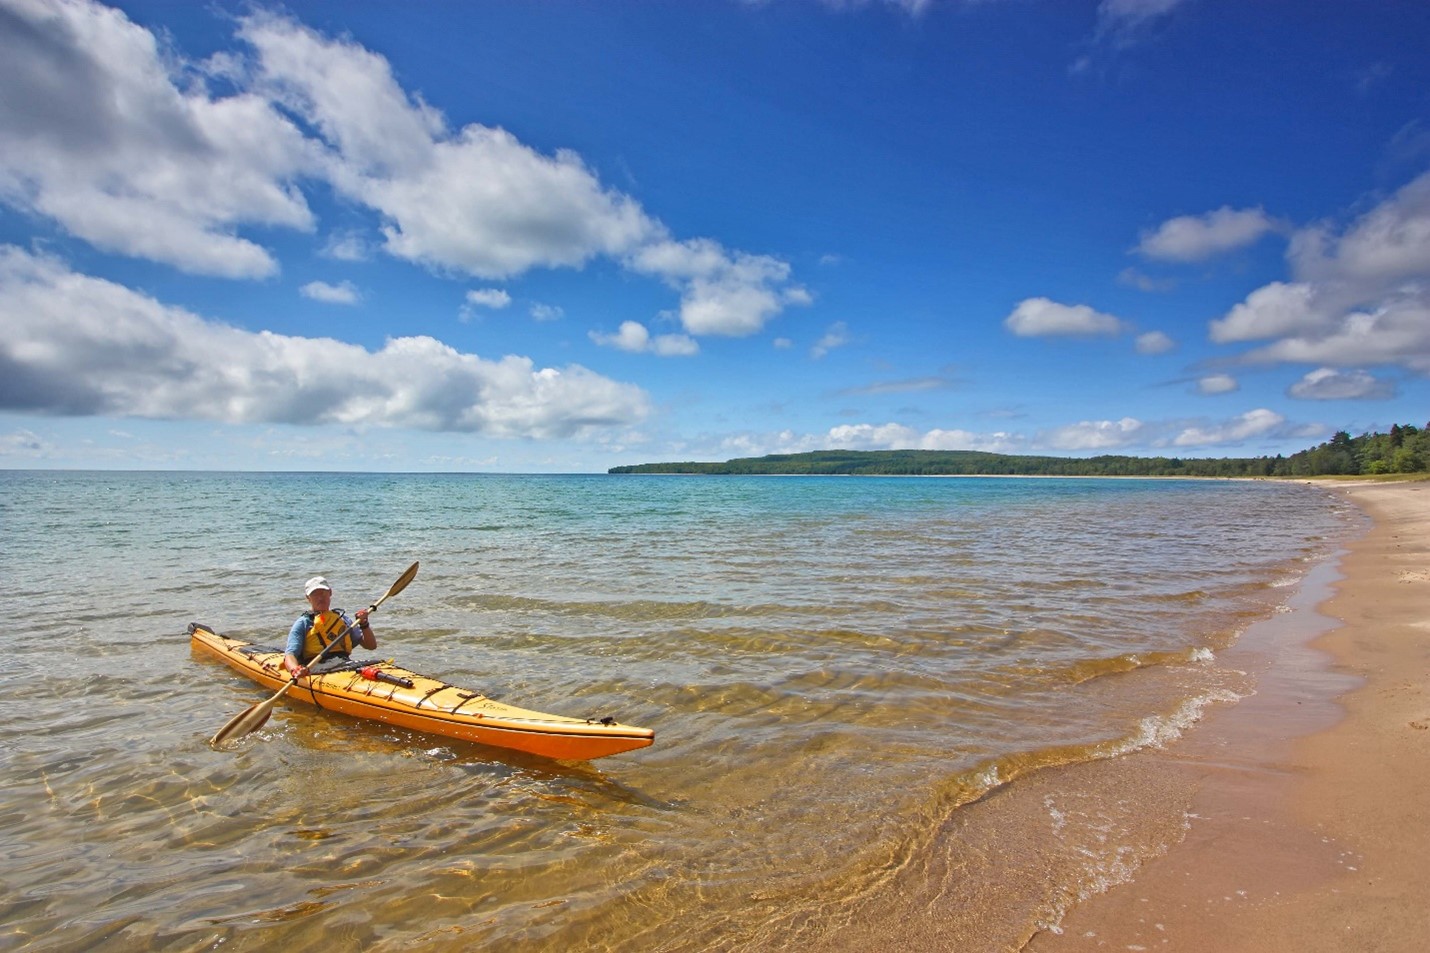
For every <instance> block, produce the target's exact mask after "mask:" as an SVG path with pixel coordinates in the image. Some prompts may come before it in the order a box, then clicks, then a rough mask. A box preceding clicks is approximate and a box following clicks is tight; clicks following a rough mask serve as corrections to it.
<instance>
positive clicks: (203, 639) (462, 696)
mask: <svg viewBox="0 0 1430 953" xmlns="http://www.w3.org/2000/svg"><path fill="white" fill-rule="evenodd" d="M189 642H190V646H191V647H192V648H193V650H194V651H196V652H199V653H200V654H203V655H206V656H209V657H212V658H216V659H217V660H219V661H221V662H223V663H225V664H226V665H228V666H229V667H230V668H233V669H235V670H236V671H238V672H240V673H241V674H243V675H245V676H247V677H249V678H251V679H253V680H254V681H256V682H258V683H259V684H260V685H263V686H265V687H267V688H270V689H277V688H281V687H282V686H283V685H285V684H287V682H288V680H289V678H290V677H291V676H290V675H289V673H288V672H287V670H286V669H284V668H283V664H282V663H283V650H282V649H279V648H275V647H271V646H261V645H254V644H253V643H251V642H245V641H243V640H242V639H232V638H229V637H227V636H223V635H220V634H218V633H217V632H215V631H213V630H212V629H210V628H209V627H208V626H206V625H203V624H201V623H197V622H195V623H191V624H190V625H189ZM364 669H366V670H368V672H370V673H372V675H371V677H370V676H369V675H366V674H364ZM378 679H381V680H378ZM394 681H397V682H401V683H402V684H393V682H394ZM293 688H294V690H293V692H291V693H290V694H289V696H288V697H289V698H296V699H297V700H299V701H303V702H307V703H308V704H311V705H314V706H316V707H318V708H324V709H328V710H332V711H337V712H340V713H342V714H346V715H352V716H355V717H358V718H367V719H369V720H374V721H379V722H383V723H385V724H390V725H396V726H399V727H403V728H410V729H413V730H415V731H422V732H426V733H429V734H437V735H443V736H445V737H449V738H458V739H461V740H465V741H475V742H478V743H481V744H489V745H495V746H497V747H502V748H511V749H515V750H518V751H525V752H527V753H530V754H536V755H541V756H543V757H548V758H555V759H558V760H563V761H585V760H590V759H592V758H603V757H606V756H608V755H612V754H620V753H621V752H624V751H632V750H635V749H637V748H644V747H647V746H648V745H650V744H652V743H653V742H654V741H655V732H654V731H652V730H651V729H649V728H637V727H635V726H633V725H623V724H621V723H620V722H618V721H616V720H615V719H613V718H571V717H567V716H564V715H553V714H547V713H545V712H539V711H531V710H528V709H524V708H518V707H516V706H514V705H508V704H506V703H504V702H499V701H497V700H495V699H493V698H490V697H488V696H487V695H485V694H483V693H482V692H479V691H474V690H471V689H464V688H460V687H458V686H456V685H452V684H450V683H448V682H445V681H442V680H441V679H435V678H432V677H430V676H427V675H422V674H419V673H417V672H412V671H409V670H408V669H405V668H402V667H401V666H399V665H397V664H396V663H395V662H394V661H392V660H390V659H363V660H356V659H354V660H351V661H341V662H338V663H337V664H334V665H319V666H317V670H316V671H314V672H312V673H311V674H309V675H308V676H306V677H304V678H300V679H298V681H297V683H296V684H295V685H294V686H293Z"/></svg>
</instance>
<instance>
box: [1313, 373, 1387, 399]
mask: <svg viewBox="0 0 1430 953" xmlns="http://www.w3.org/2000/svg"><path fill="white" fill-rule="evenodd" d="M1286 393H1287V394H1288V395H1290V396H1292V397H1298V398H1300V399H1302V400H1389V399H1390V398H1392V397H1394V396H1395V385H1394V384H1393V383H1392V382H1390V381H1385V380H1381V379H1379V378H1377V377H1375V376H1374V375H1372V374H1368V373H1366V372H1365V371H1362V370H1352V371H1338V370H1336V369H1335V368H1333V367H1318V368H1316V369H1315V370H1314V371H1310V372H1309V373H1307V374H1306V376H1305V377H1303V378H1301V379H1300V380H1299V381H1297V382H1296V383H1294V384H1292V385H1291V387H1290V388H1289V389H1287V391H1286Z"/></svg>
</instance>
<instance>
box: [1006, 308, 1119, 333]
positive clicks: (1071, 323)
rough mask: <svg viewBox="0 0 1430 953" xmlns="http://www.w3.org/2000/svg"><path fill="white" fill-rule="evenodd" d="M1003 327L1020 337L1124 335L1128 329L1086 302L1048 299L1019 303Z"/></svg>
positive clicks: (1117, 320)
mask: <svg viewBox="0 0 1430 953" xmlns="http://www.w3.org/2000/svg"><path fill="white" fill-rule="evenodd" d="M1003 326H1004V327H1006V328H1007V329H1008V330H1009V331H1012V332H1013V333H1014V334H1016V335H1018V336H1019V337H1046V336H1049V335H1080V336H1088V335H1094V334H1120V333H1121V332H1122V331H1123V330H1125V328H1126V326H1125V325H1124V324H1123V323H1122V321H1120V320H1119V319H1117V318H1115V317H1113V316H1112V315H1110V314H1103V313H1102V312H1100V311H1094V310H1093V309H1092V308H1090V307H1088V306H1087V305H1085V304H1076V305H1067V304H1059V303H1058V302H1056V301H1050V300H1049V299H1047V298H1028V299H1026V300H1024V301H1021V302H1019V304H1018V306H1017V307H1016V308H1014V309H1013V312H1012V313H1011V314H1009V315H1008V317H1006V318H1004V319H1003Z"/></svg>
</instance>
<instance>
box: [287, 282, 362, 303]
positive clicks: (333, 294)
mask: <svg viewBox="0 0 1430 953" xmlns="http://www.w3.org/2000/svg"><path fill="white" fill-rule="evenodd" d="M298 293H299V294H301V295H302V296H303V297H305V298H311V299H312V300H314V301H322V302H324V303H326V304H357V303H358V302H359V301H361V300H362V295H360V294H359V293H358V290H357V287H356V286H355V285H354V284H353V283H352V282H351V281H344V282H342V283H341V284H336V285H330V284H328V283H327V282H326V281H310V282H308V283H307V284H306V285H304V286H303V287H301V288H299V289H298Z"/></svg>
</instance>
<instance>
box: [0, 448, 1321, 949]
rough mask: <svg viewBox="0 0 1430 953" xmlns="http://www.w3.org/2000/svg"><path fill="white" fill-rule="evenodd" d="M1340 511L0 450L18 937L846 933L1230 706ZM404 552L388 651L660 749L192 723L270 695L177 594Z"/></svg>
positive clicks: (212, 607)
mask: <svg viewBox="0 0 1430 953" xmlns="http://www.w3.org/2000/svg"><path fill="white" fill-rule="evenodd" d="M1337 505H1338V504H1336V502H1335V501H1334V500H1331V499H1329V498H1328V497H1326V496H1325V495H1324V494H1322V493H1321V492H1320V491H1317V490H1315V489H1312V488H1307V487H1298V486H1287V485H1267V484H1258V483H1235V484H1232V483H1200V482H1155V481H1089V480H890V479H798V478H795V479H759V478H708V479H707V478H689V479H685V478H682V479H670V478H643V477H487V476H477V477H471V476H418V475H410V476H388V475H381V476H379V475H335V474H316V475H297V474H288V475H274V474H242V475H223V474H123V473H120V474H108V473H106V474H51V473H36V474H23V473H3V474H0V521H3V523H0V525H3V528H4V538H5V540H6V546H5V548H4V551H3V552H0V576H3V578H4V579H5V580H6V585H5V586H4V587H3V594H0V613H3V618H5V619H6V620H7V628H8V629H9V633H8V634H9V636H10V638H9V639H8V640H7V642H8V646H9V651H8V653H7V663H8V669H9V671H8V673H7V674H8V679H7V681H8V685H7V691H6V693H5V697H6V699H7V701H6V714H7V715H8V717H6V718H5V719H3V723H0V763H3V765H4V768H5V772H6V778H7V784H6V786H5V789H4V793H3V794H0V849H3V851H4V854H5V856H6V858H7V863H6V864H5V865H4V867H3V868H0V885H3V888H4V889H3V892H2V893H0V923H3V924H4V926H3V927H0V948H6V947H14V948H18V947H21V946H25V947H26V948H31V949H52V950H74V949H112V950H129V949H134V950H138V949H174V950H198V949H209V948H219V949H223V950H250V949H251V950H258V949H268V948H271V947H273V946H274V945H276V944H279V943H286V944H298V945H299V946H300V947H303V946H310V945H311V946H313V947H317V946H318V945H319V944H320V943H321V944H322V945H323V947H324V948H331V949H340V950H341V949H353V950H357V949H363V950H373V949H377V950H381V949H404V950H405V949H423V950H449V949H450V950H470V949H498V948H499V949H502V950H551V949H591V950H601V949H608V950H631V949H651V950H655V949H659V950H711V949H758V948H778V947H780V946H782V945H787V944H789V943H790V942H792V941H793V940H795V939H798V940H800V941H810V940H813V939H814V938H818V937H824V938H825V939H828V936H829V933H830V931H831V929H832V928H833V927H835V926H837V925H838V924H839V923H840V922H841V917H843V916H845V915H846V911H847V910H848V909H849V908H850V906H851V904H853V903H854V902H855V901H857V900H858V899H859V898H861V897H867V896H869V895H870V892H871V891H874V890H876V889H877V888H878V887H879V885H881V884H884V883H887V882H889V881H890V879H891V878H892V877H893V876H894V875H895V873H896V872H897V871H899V870H900V869H902V868H903V867H904V866H906V865H907V864H908V863H909V862H910V860H911V858H913V857H916V856H919V857H922V856H923V854H922V853H921V851H923V849H924V848H925V847H926V846H927V845H928V844H929V843H930V840H931V838H932V837H933V835H934V832H935V831H937V830H938V829H940V828H941V827H944V826H946V825H948V824H949V823H951V822H952V819H955V818H956V819H959V823H964V824H968V823H973V822H971V821H969V820H968V819H970V818H976V817H977V815H978V811H977V810H976V808H975V807H974V805H976V803H977V802H978V801H979V799H980V798H983V797H984V796H985V795H986V794H987V793H988V792H989V791H990V790H994V789H996V788H997V786H998V785H1000V784H1007V783H1008V782H1012V784H1014V785H1018V784H1020V783H1024V784H1026V783H1031V782H1028V781H1027V780H1026V779H1028V778H1030V777H1032V774H1031V772H1034V771H1035V770H1036V769H1037V768H1039V767H1041V766H1045V765H1050V764H1062V763H1077V762H1079V761H1085V760H1088V759H1094V758H1110V757H1114V756H1115V755H1117V754H1118V753H1120V752H1122V751H1126V750H1130V749H1133V748H1136V747H1138V746H1141V745H1147V744H1157V743H1160V742H1161V741H1162V740H1164V739H1165V738H1166V737H1169V736H1171V735H1174V734H1175V733H1176V732H1177V731H1178V730H1180V729H1181V728H1183V727H1185V725H1187V724H1189V723H1190V722H1191V721H1193V720H1194V719H1195V718H1196V717H1197V714H1198V713H1199V712H1200V711H1201V710H1202V708H1203V707H1204V706H1205V705H1208V704H1220V703H1223V702H1225V701H1226V700H1229V699H1234V698H1235V697H1237V696H1238V694H1240V693H1242V692H1244V691H1245V690H1246V686H1245V684H1244V683H1243V677H1242V676H1240V675H1239V673H1236V672H1230V671H1225V670H1223V669H1221V668H1220V667H1219V666H1218V665H1217V663H1216V659H1215V652H1216V651H1217V650H1218V649H1220V648H1222V647H1224V646H1226V645H1227V644H1229V642H1230V641H1231V640H1233V639H1234V638H1235V636H1236V634H1237V633H1238V632H1239V631H1240V630H1241V629H1242V628H1243V627H1244V626H1245V625H1246V624H1247V622H1248V621H1249V620H1251V619H1253V618H1256V617H1258V616H1259V615H1262V614H1264V613H1266V612H1268V611H1269V610H1270V608H1271V607H1272V606H1273V605H1274V604H1275V602H1276V601H1277V600H1278V599H1280V598H1284V595H1285V594H1286V593H1287V592H1288V589H1287V587H1286V585H1285V584H1286V583H1287V582H1288V581H1290V580H1294V579H1295V578H1297V577H1298V576H1299V575H1300V574H1301V573H1302V572H1304V570H1305V567H1306V565H1307V564H1308V561H1309V560H1311V559H1313V558H1316V557H1318V556H1319V555H1322V554H1324V553H1325V552H1326V551H1327V549H1328V548H1329V540H1331V539H1333V538H1335V536H1336V535H1337V534H1338V533H1340V532H1342V531H1343V526H1344V522H1345V520H1346V519H1347V518H1348V517H1347V515H1346V514H1345V513H1343V512H1342V511H1340V510H1338V509H1337V508H1336V507H1337ZM1188 527H1195V528H1196V529H1195V532H1189V531H1188V529H1187V528H1188ZM413 559H420V560H421V561H422V571H421V574H420V575H419V577H418V579H417V581H416V582H415V583H414V584H413V585H412V586H411V587H410V588H409V589H408V590H407V591H405V592H403V593H402V594H401V595H400V596H398V597H396V598H394V599H393V600H390V601H389V602H388V603H386V604H385V605H384V606H383V607H382V609H381V611H380V612H379V613H378V614H377V615H376V616H374V623H375V625H376V627H377V629H378V633H379V639H380V643H381V644H380V648H379V654H382V655H386V656H390V657H395V658H397V659H398V660H399V661H400V662H402V663H404V664H406V665H408V666H410V667H412V668H414V669H417V670H419V671H424V672H429V673H431V674H434V675H440V676H441V677H443V678H446V679H448V680H450V681H452V682H453V683H456V684H459V685H462V686H464V687H469V688H476V689H480V690H482V691H484V692H486V693H487V694H490V695H493V696H495V697H498V698H501V699H502V700H504V701H509V702H512V703H514V704H518V705H523V706H529V707H533V708H538V709H543V710H549V711H555V712H560V713H563V714H571V715H589V714H602V715H604V714H610V715H615V716H616V717H618V718H619V719H620V720H622V721H625V722H627V723H630V724H637V725H645V726H648V727H652V728H654V729H656V731H657V742H656V745H655V746H654V747H652V748H648V749H643V750H641V751H639V752H634V753H631V754H628V755H622V756H618V757H616V758H611V759H605V760H602V761H597V762H593V763H590V764H581V765H571V764H560V763H553V762H550V761H544V760H542V759H538V758H534V757H527V756H523V755H520V754H516V753H511V752H503V751H496V750H492V749H485V748H480V747H478V746H474V745H463V744H461V743H457V742H452V741H448V740H445V739H441V740H437V739H433V738H430V737H423V736H420V735H414V734H411V733H407V732H404V731H402V730H400V729H394V728H391V727H387V726H381V725H371V724H364V723H360V722H357V721H355V720H351V719H345V718H343V717H341V716H335V715H332V714H329V713H326V712H321V711H316V710H314V709H312V708H308V707H306V706H302V705H298V704H294V705H291V706H288V705H282V706H280V707H279V708H277V709H276V710H275V713H274V716H273V718H272V719H271V720H270V721H269V723H268V725H267V726H265V728H264V729H263V730H262V731H260V732H258V733H257V734H255V735H253V736H251V737H250V738H248V739H245V740H244V741H243V742H241V743H240V744H238V745H236V746H235V747H234V749H233V750H227V751H214V750H212V749H210V748H209V747H208V746H207V744H206V739H207V738H208V737H209V736H210V735H211V734H212V733H213V731H214V730H216V729H217V728H218V727H219V726H220V725H222V724H223V723H224V722H226V721H227V720H228V719H229V718H230V717H232V716H233V715H234V714H236V713H237V712H239V711H241V710H242V709H243V708H244V707H245V706H247V705H249V704H252V703H253V702H255V701H258V700H260V699H261V698H262V697H264V692H263V691H262V690H261V689H260V688H258V687H257V686H255V685H253V684H251V683H247V682H245V681H244V680H242V679H240V678H238V677H236V676H235V675H234V674H233V673H232V672H231V671H229V670H228V669H227V668H225V667H223V666H221V665H217V664H211V663H208V662H205V661H202V660H199V659H197V658H195V657H191V655H190V653H189V649H188V646H187V639H186V637H185V635H184V633H185V631H186V628H187V625H188V623H189V622H190V621H201V622H204V623H206V624H208V625H210V626H212V627H213V628H215V629H216V630H218V631H223V632H227V633H229V634H233V635H236V636H239V637H244V638H250V639H255V640H261V641H265V642H272V641H274V640H275V639H277V638H281V635H282V632H283V631H284V630H286V628H287V625H288V623H289V622H291V620H292V618H293V617H294V616H296V615H297V614H298V612H300V611H301V610H302V609H303V607H304V604H303V601H302V593H301V589H300V583H301V580H302V579H304V578H306V577H307V576H309V575H312V574H313V573H315V572H322V573H323V574H325V575H327V576H328V577H329V578H330V579H332V580H333V581H334V584H335V586H336V587H337V592H336V598H335V603H336V604H338V605H340V606H345V607H348V608H357V607H359V606H361V605H364V604H366V603H368V602H370V601H372V600H373V599H374V598H375V597H376V596H377V595H379V594H380V593H381V592H382V591H384V590H385V588H386V587H387V586H388V585H389V584H390V582H391V579H392V578H394V577H395V574H396V573H398V572H400V571H401V569H402V568H403V567H404V566H406V565H407V564H408V563H410V562H411V561H412V560H413ZM1049 810H1060V811H1065V812H1066V808H1065V807H1056V805H1054V807H1053V808H1050V809H1049ZM1109 810H1110V808H1109ZM1128 813H1129V814H1131V813H1135V811H1134V812H1128ZM1083 814H1084V815H1085V816H1087V817H1095V818H1099V820H1098V821H1097V823H1099V824H1104V822H1105V826H1106V827H1107V828H1108V830H1107V831H1106V832H1104V834H1103V836H1104V839H1106V838H1108V837H1110V838H1112V839H1113V841H1116V839H1117V838H1118V837H1123V838H1124V839H1126V840H1127V844H1126V845H1124V846H1127V847H1128V849H1134V848H1135V847H1136V843H1134V842H1136V841H1137V839H1138V838H1139V837H1142V836H1143V835H1142V834H1139V833H1137V831H1136V830H1135V829H1134V827H1133V826H1130V825H1126V824H1124V825H1123V826H1122V827H1119V826H1118V824H1119V822H1118V821H1117V820H1116V818H1115V816H1114V815H1117V812H1115V811H1112V812H1111V813H1110V814H1108V816H1107V817H1106V818H1104V815H1103V814H1101V813H1097V812H1094V811H1091V810H1090V809H1089V810H1084V811H1083ZM1050 816H1052V815H1050V814H1049V813H1048V811H1043V812H1041V816H1040V818H1039V823H1040V824H1041V825H1042V826H1041V827H1040V826H1036V825H1033V824H1032V823H1031V822H1030V823H1029V824H1028V825H1026V826H1022V827H1019V828H1018V829H1009V830H1001V829H1000V830H982V829H978V828H977V827H976V824H974V827H972V828H969V829H968V830H966V831H964V832H963V833H962V834H961V835H960V836H961V838H962V839H961V840H959V841H958V842H959V843H962V844H965V845H967V848H968V850H969V853H968V855H967V856H960V857H956V858H950V859H948V862H947V863H946V864H945V868H944V872H943V873H942V874H940V876H945V877H948V878H950V881H949V882H950V885H952V883H953V881H954V880H956V879H957V877H958V876H960V875H959V874H957V873H956V871H958V870H964V869H972V867H971V866H970V865H973V866H976V864H974V858H975V855H977V854H978V852H980V851H989V850H1000V851H1004V852H1011V853H1013V854H1019V855H1027V856H1030V857H1037V856H1038V855H1039V852H1040V851H1042V850H1044V849H1045V848H1046V847H1047V846H1048V845H1047V841H1046V837H1047V835H1045V834H1042V833H1039V832H1040V831H1042V830H1043V829H1044V828H1046V827H1047V823H1048V820H1049V817H1050ZM1118 816H1120V815H1118ZM1072 817H1073V815H1072V814H1067V815H1066V817H1065V824H1064V827H1063V828H1061V830H1066V829H1067V828H1066V824H1070V823H1072V820H1071V818H1072ZM1089 823H1090V822H1089ZM1119 831H1120V832H1121V833H1119ZM1149 836H1150V835H1149ZM1158 836H1161V835H1158ZM1149 843H1150V841H1149ZM1067 857H1068V858H1071V859H1067V858H1065V859H1062V860H1057V861H1056V862H1052V861H1050V862H1049V863H1047V864H1042V865H1038V864H1034V865H1033V866H1034V867H1035V868H1037V874H1036V879H1037V880H1038V883H1039V885H1038V886H1037V887H1036V889H1035V888H1034V887H1031V886H1030V887H1028V888H1027V889H1026V891H1025V892H1023V893H1022V894H1020V895H1019V897H1020V899H1019V898H1014V899H1017V900H1018V902H1011V901H1010V897H1009V896H1008V895H1007V894H1006V893H1005V895H1003V896H1001V897H999V898H996V900H995V898H990V897H987V896H984V897H982V899H981V900H980V899H979V898H978V895H977V894H976V893H975V894H974V895H973V898H972V899H970V900H968V901H966V904H967V905H969V906H968V916H969V917H970V918H972V919H970V921H969V922H971V923H972V922H980V920H979V918H982V921H986V922H988V923H989V924H998V926H997V927H996V929H1004V928H1006V929H1008V930H1009V933H1008V935H1009V936H1015V935H1017V931H1018V930H1020V929H1023V928H1024V927H1025V926H1026V924H1027V923H1030V922H1038V920H1039V918H1043V917H1047V916H1050V915H1051V910H1052V907H1051V906H1050V905H1052V904H1053V901H1052V900H1050V899H1049V898H1051V897H1056V896H1063V895H1065V894H1066V893H1067V892H1068V891H1074V892H1075V891H1076V890H1078V889H1079V885H1080V884H1083V883H1085V882H1088V881H1089V880H1090V878H1094V877H1098V876H1103V875H1104V874H1105V872H1102V871H1100V870H1099V868H1098V867H1097V865H1096V864H1094V863H1093V862H1091V861H1087V860H1086V859H1084V861H1082V862H1078V861H1077V860H1076V852H1075V851H1074V852H1071V853H1070V854H1068V855H1067ZM1019 889H1022V888H1019ZM980 903H981V904H983V906H981V907H980V906H979V904H980ZM1008 921H1016V922H1008ZM988 929H989V930H994V931H995V932H996V930H995V927H994V926H989V928H988ZM984 935H987V936H988V937H989V938H990V943H991V944H992V945H991V946H990V948H998V946H997V942H996V941H995V940H994V939H993V937H994V935H995V933H994V932H990V933H987V934H984Z"/></svg>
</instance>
